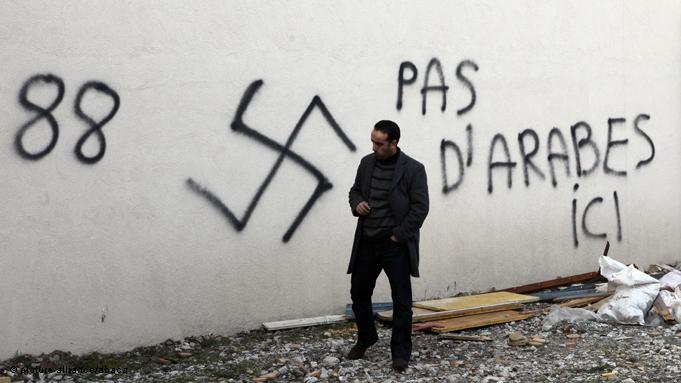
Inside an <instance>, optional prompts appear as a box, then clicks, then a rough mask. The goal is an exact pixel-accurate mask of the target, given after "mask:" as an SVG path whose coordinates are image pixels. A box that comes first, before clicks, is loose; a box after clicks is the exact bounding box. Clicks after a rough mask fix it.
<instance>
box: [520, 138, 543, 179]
mask: <svg viewBox="0 0 681 383" xmlns="http://www.w3.org/2000/svg"><path fill="white" fill-rule="evenodd" d="M525 137H530V138H531V139H532V142H533V144H532V149H531V150H530V151H529V152H528V151H527V147H526V146H525ZM518 147H519V148H520V156H521V157H522V160H523V176H524V177H525V186H530V175H529V171H528V169H532V170H533V171H534V172H535V173H536V174H537V175H538V176H539V178H541V179H545V178H546V176H544V172H542V171H541V170H540V169H539V167H537V165H535V163H534V162H532V157H534V156H535V155H536V154H537V152H538V151H539V136H538V135H537V132H535V131H534V130H532V129H525V130H523V131H522V132H520V133H519V134H518Z"/></svg>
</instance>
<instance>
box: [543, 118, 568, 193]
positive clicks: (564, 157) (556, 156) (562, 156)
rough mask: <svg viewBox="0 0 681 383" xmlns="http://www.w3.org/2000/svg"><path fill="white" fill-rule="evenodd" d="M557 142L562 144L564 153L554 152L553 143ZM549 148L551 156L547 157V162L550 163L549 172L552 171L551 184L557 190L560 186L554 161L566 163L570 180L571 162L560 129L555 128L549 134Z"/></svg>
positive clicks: (566, 170)
mask: <svg viewBox="0 0 681 383" xmlns="http://www.w3.org/2000/svg"><path fill="white" fill-rule="evenodd" d="M555 140H558V142H559V143H560V146H561V148H562V149H563V151H562V152H556V151H554V150H553V146H554V145H553V142H554V141H555ZM547 146H548V148H549V154H548V156H547V160H548V162H549V170H550V171H551V184H552V185H553V187H554V188H555V187H556V186H557V185H558V182H557V181H556V169H555V166H554V164H553V161H563V162H564V163H565V174H566V176H567V178H570V162H569V157H568V150H567V144H566V143H565V137H563V133H562V132H561V131H560V129H558V128H553V129H551V131H550V132H549V139H548V143H547Z"/></svg>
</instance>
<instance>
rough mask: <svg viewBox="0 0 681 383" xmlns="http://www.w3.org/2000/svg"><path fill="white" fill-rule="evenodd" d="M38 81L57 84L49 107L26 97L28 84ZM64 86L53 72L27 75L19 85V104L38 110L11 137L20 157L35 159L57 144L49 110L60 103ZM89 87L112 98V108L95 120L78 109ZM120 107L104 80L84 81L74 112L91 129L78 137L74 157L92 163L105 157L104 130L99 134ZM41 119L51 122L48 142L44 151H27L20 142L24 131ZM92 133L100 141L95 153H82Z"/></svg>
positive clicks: (56, 131) (55, 123) (116, 96)
mask: <svg viewBox="0 0 681 383" xmlns="http://www.w3.org/2000/svg"><path fill="white" fill-rule="evenodd" d="M38 83H44V84H55V85H56V86H57V96H56V97H55V99H54V100H53V101H52V103H51V104H50V106H48V107H47V108H43V107H41V106H39V105H36V104H34V103H33V102H31V101H29V100H28V91H29V90H30V88H31V87H33V86H35V85H37V84H38ZM64 88H65V87H64V81H62V79H61V78H59V77H57V76H55V75H53V74H39V75H35V76H33V77H31V78H29V79H28V80H27V81H26V82H25V83H24V85H23V86H22V87H21V91H20V92H19V103H20V104H21V106H23V107H24V109H26V110H28V111H34V112H38V115H37V116H35V117H34V118H32V119H31V120H29V121H28V122H26V123H25V124H24V125H22V126H21V127H20V128H19V131H17V134H16V136H15V138H14V147H15V149H16V150H17V152H18V153H19V155H20V156H21V157H23V158H26V159H29V160H33V161H36V160H39V159H41V158H42V157H44V156H46V155H47V154H48V153H50V152H51V151H52V149H54V147H55V146H56V145H57V141H58V140H59V123H58V122H57V120H56V119H55V118H54V116H53V115H52V112H53V111H54V110H55V109H56V108H57V106H59V103H60V102H61V101H62V99H63V98H64ZM90 90H94V91H97V92H100V93H104V94H105V95H107V96H109V97H111V99H112V100H113V102H114V104H113V107H112V108H111V110H110V111H109V113H108V114H107V116H106V117H104V118H103V119H102V120H101V121H95V120H94V119H92V117H90V116H88V115H87V114H86V113H85V112H83V110H82V108H81V106H82V101H83V96H84V95H85V93H86V92H88V91H90ZM119 106H120V97H119V96H118V93H116V91H114V90H113V89H111V88H110V87H109V86H108V85H106V84H104V83H103V82H100V81H88V82H86V83H85V84H83V85H82V86H81V87H80V89H79V90H78V94H77V96H76V99H75V103H74V112H75V114H76V116H77V117H78V118H80V119H81V120H83V121H85V122H86V123H87V124H88V125H89V126H90V129H88V130H87V131H86V132H85V133H84V134H83V135H82V136H81V137H80V139H79V140H78V142H77V143H76V146H75V149H74V151H75V154H76V157H77V158H78V160H80V161H81V162H82V163H85V164H94V163H96V162H98V161H99V160H101V159H102V158H103V157H104V152H105V151H106V139H105V137H104V133H102V128H103V127H104V125H106V124H107V123H108V122H109V121H111V119H112V118H113V117H114V115H116V112H117V111H118V108H119ZM42 118H44V119H45V120H46V121H47V122H48V124H49V125H50V129H51V131H52V137H51V138H50V142H49V143H48V145H47V146H46V147H45V148H44V149H43V150H41V151H39V152H37V153H30V152H28V151H27V150H26V148H24V144H23V141H22V140H23V137H24V134H26V131H27V130H28V129H29V128H30V127H31V126H33V125H34V124H35V123H36V122H38V121H39V120H40V119H42ZM93 134H94V135H95V137H97V141H98V143H99V151H98V152H97V154H95V155H94V156H92V157H87V156H85V155H84V154H83V151H82V148H83V145H84V144H85V141H87V139H88V138H89V137H90V136H91V135H93Z"/></svg>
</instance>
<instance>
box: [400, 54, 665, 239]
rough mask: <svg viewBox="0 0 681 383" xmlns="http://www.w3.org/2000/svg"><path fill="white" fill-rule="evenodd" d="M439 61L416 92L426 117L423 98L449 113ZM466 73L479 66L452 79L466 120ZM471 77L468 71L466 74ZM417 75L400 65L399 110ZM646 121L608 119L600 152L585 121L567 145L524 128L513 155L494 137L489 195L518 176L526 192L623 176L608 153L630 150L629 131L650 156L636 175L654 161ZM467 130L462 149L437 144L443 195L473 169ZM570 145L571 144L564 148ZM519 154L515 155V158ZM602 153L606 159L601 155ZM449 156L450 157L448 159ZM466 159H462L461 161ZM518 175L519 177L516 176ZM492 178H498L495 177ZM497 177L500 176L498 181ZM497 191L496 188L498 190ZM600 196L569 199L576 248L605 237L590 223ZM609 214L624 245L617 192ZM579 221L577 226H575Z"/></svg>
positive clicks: (640, 117)
mask: <svg viewBox="0 0 681 383" xmlns="http://www.w3.org/2000/svg"><path fill="white" fill-rule="evenodd" d="M442 68H443V66H442V64H441V62H440V60H439V59H437V58H432V59H431V60H430V62H429V63H428V65H427V66H426V70H425V76H424V79H423V85H422V86H421V87H420V96H421V114H422V115H424V116H425V115H426V114H427V111H428V107H427V104H428V101H427V95H428V94H429V93H439V96H440V97H439V99H440V103H439V104H440V111H441V112H445V111H446V110H447V93H448V92H450V91H451V90H452V87H450V85H448V84H447V81H446V76H445V72H444V71H443V69H442ZM465 68H470V70H472V71H475V72H477V71H478V70H479V69H480V67H479V66H478V64H477V63H475V62H474V61H472V60H463V61H461V62H460V63H459V64H458V66H457V68H456V78H457V80H458V82H460V83H461V85H463V87H464V88H465V89H466V91H467V92H468V93H469V94H470V101H469V102H468V104H467V105H464V106H463V107H461V108H459V109H458V110H457V113H456V114H457V117H467V116H466V114H467V113H468V112H470V111H471V110H472V109H473V108H474V106H475V105H476V100H477V92H476V89H475V86H474V84H473V81H472V80H471V78H470V76H469V75H465V74H464V72H463V70H464V69H465ZM433 71H434V72H435V73H436V74H437V80H436V81H435V84H433V81H432V80H431V73H432V72H433ZM469 73H470V72H469ZM417 79H418V70H417V67H416V65H414V63H413V62H411V61H404V62H402V63H401V64H400V66H399V69H398V78H397V105H396V109H397V111H401V110H402V108H403V104H404V100H403V99H404V95H405V88H406V87H408V86H413V85H414V84H416V83H417ZM649 120H650V115H648V114H646V113H639V114H637V115H636V116H634V117H633V118H630V119H627V118H625V117H612V118H608V119H607V123H606V125H607V140H606V145H605V147H604V148H603V149H604V150H602V149H601V148H599V146H598V145H597V143H596V141H595V140H594V139H593V135H594V129H592V125H591V124H589V123H588V122H586V121H579V122H576V123H575V124H573V125H572V126H571V127H570V135H569V140H566V138H565V135H564V134H563V132H562V131H561V129H559V128H557V127H553V128H552V129H551V130H550V131H549V133H548V135H547V137H546V138H545V139H543V140H542V139H541V138H540V135H539V133H538V132H537V131H535V130H533V129H525V130H523V131H521V132H520V133H518V134H517V136H516V135H514V139H515V142H517V152H516V151H515V150H511V149H512V146H511V145H510V144H511V143H513V142H514V141H513V140H507V137H509V135H508V134H507V133H502V132H499V133H495V134H493V136H492V138H491V140H490V144H489V147H488V148H489V149H488V151H487V166H486V169H485V170H486V176H487V193H488V194H490V195H491V194H493V193H494V191H495V190H496V189H495V183H494V181H495V180H496V181H497V182H499V181H505V185H506V187H507V189H512V188H513V183H514V182H513V181H514V179H515V178H516V177H519V176H520V177H522V181H523V183H524V184H525V187H526V188H529V187H530V186H531V184H536V183H539V182H545V180H546V179H547V178H548V179H550V182H551V185H552V186H553V187H554V188H557V187H558V185H559V181H558V180H559V178H561V177H562V178H564V179H565V180H566V181H568V184H569V183H570V182H572V181H570V180H571V179H572V178H573V177H576V178H577V179H578V180H579V179H584V178H588V177H590V176H593V175H594V174H595V173H596V171H597V170H598V169H599V168H601V167H602V170H603V174H605V175H608V176H615V177H627V175H628V174H629V173H630V171H631V170H628V169H625V168H624V167H622V166H618V165H617V164H613V161H612V158H613V157H612V153H613V152H615V151H618V150H620V151H625V150H626V147H627V145H629V138H628V136H625V134H626V130H627V129H628V131H629V132H632V131H633V134H634V136H635V137H636V138H637V141H636V143H637V144H638V145H645V146H647V151H648V154H647V155H646V156H645V157H644V158H640V159H638V160H637V162H636V166H635V169H634V170H638V169H640V168H641V167H644V166H646V165H648V164H650V163H651V162H652V161H653V159H654V158H655V144H654V143H653V140H652V138H651V137H650V135H649V134H648V133H646V131H645V130H644V127H645V124H646V123H647V121H649ZM463 124H464V125H465V126H466V128H465V136H466V139H465V145H464V147H463V149H462V147H461V146H459V144H458V143H457V142H456V141H454V140H450V139H447V138H443V139H442V140H441V141H440V162H441V171H442V193H443V194H445V195H447V194H449V193H452V192H454V191H456V190H458V189H459V188H460V187H461V186H462V184H463V182H464V180H465V175H466V173H467V169H470V168H471V167H472V165H473V153H474V148H473V124H472V123H470V122H468V121H464V123H463ZM542 142H545V148H546V152H547V153H548V154H547V155H546V158H545V160H543V159H540V158H538V155H537V154H538V153H539V150H540V148H541V145H542ZM568 142H569V143H568ZM587 152H589V153H590V155H588V156H586V157H589V158H592V161H591V162H590V163H585V159H584V158H585V154H586V153H587ZM514 153H518V154H514ZM602 153H604V154H602ZM448 154H449V155H448ZM464 157H465V158H464ZM447 158H450V161H451V159H453V160H454V161H453V162H454V167H455V168H456V170H455V171H454V172H453V173H454V174H453V175H452V174H450V171H451V170H448V163H450V162H449V161H447ZM571 163H572V164H574V171H571ZM518 173H520V174H521V175H519V174H518ZM495 176H496V178H495ZM499 177H503V178H500V179H499ZM572 188H573V193H575V194H576V193H577V190H578V189H579V183H574V185H573V186H572ZM497 189H498V186H497ZM609 202H610V201H608V200H607V199H605V197H603V196H595V197H593V198H591V199H590V200H589V202H587V203H586V205H585V207H584V208H583V209H581V212H580V211H579V210H580V204H579V201H578V199H577V198H576V197H575V198H573V199H572V237H573V243H574V246H575V247H577V246H579V235H580V230H578V227H579V228H580V229H581V234H582V235H583V236H585V237H587V238H607V233H605V232H596V231H594V229H592V228H591V227H590V225H589V224H588V215H589V212H590V211H591V210H592V209H593V208H595V207H596V206H597V205H601V204H604V203H609ZM611 203H612V208H613V209H612V214H613V219H614V221H615V223H616V227H617V230H616V234H615V236H616V238H617V240H618V241H621V240H622V222H621V214H620V201H619V197H618V194H617V191H616V190H613V191H612V200H611ZM578 222H580V224H578Z"/></svg>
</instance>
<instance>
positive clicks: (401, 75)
mask: <svg viewBox="0 0 681 383" xmlns="http://www.w3.org/2000/svg"><path fill="white" fill-rule="evenodd" d="M465 68H472V69H473V70H474V71H476V72H477V71H478V69H479V67H478V64H476V63H475V62H474V61H472V60H463V61H461V62H460V63H459V65H458V66H457V67H456V78H457V79H458V80H459V81H460V82H461V83H462V84H463V86H464V87H465V88H466V89H467V90H468V92H469V93H470V101H469V102H468V104H466V105H465V106H463V107H461V108H460V109H459V110H457V111H456V113H457V115H463V114H466V113H468V112H469V111H471V110H472V109H473V107H474V106H475V103H476V101H477V97H476V92H475V86H474V85H473V82H472V81H471V80H470V78H468V77H466V75H465V74H464V69H465ZM433 71H435V72H436V73H437V79H438V80H439V82H437V83H436V84H433V85H431V74H432V72H433ZM418 73H419V71H418V70H417V68H416V65H414V63H413V62H411V61H403V62H402V63H400V67H399V70H398V73H397V105H396V107H397V110H398V111H399V110H402V106H403V105H404V102H403V98H404V88H405V86H407V85H412V84H414V83H416V80H417V78H418ZM425 73H426V74H425V78H424V80H423V86H422V87H421V90H420V93H421V114H423V115H425V114H426V112H427V110H428V108H427V104H428V97H427V96H428V93H431V92H436V93H441V99H442V101H441V105H440V111H442V112H444V111H446V110H447V91H449V85H447V82H446V80H445V74H444V70H443V69H442V64H441V63H440V60H439V59H437V58H436V57H433V58H432V59H431V60H430V61H429V62H428V66H427V67H426V70H425Z"/></svg>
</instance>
